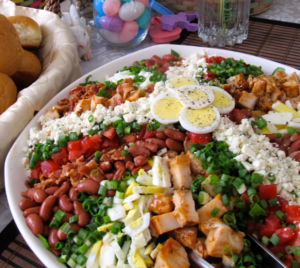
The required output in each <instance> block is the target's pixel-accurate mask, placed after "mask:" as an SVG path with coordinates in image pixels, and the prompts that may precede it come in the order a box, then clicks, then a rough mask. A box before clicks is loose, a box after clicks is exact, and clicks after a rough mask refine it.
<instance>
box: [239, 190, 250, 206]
mask: <svg viewBox="0 0 300 268" xmlns="http://www.w3.org/2000/svg"><path fill="white" fill-rule="evenodd" d="M241 198H243V199H244V200H245V203H246V205H247V206H250V205H251V202H250V200H249V196H248V194H247V191H245V192H243V193H242V195H241Z"/></svg>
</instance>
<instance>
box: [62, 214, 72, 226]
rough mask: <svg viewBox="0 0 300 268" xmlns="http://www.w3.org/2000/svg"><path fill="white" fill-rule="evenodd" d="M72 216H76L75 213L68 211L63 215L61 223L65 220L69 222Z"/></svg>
mask: <svg viewBox="0 0 300 268" xmlns="http://www.w3.org/2000/svg"><path fill="white" fill-rule="evenodd" d="M72 216H74V214H73V213H70V212H66V215H65V216H63V218H62V219H61V224H63V223H65V222H69V220H70V218H71V217H72Z"/></svg>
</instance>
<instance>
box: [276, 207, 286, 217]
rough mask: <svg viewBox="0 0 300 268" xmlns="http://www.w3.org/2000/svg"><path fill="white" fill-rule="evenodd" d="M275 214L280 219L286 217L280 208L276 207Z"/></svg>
mask: <svg viewBox="0 0 300 268" xmlns="http://www.w3.org/2000/svg"><path fill="white" fill-rule="evenodd" d="M275 215H276V216H277V218H278V219H280V220H285V218H286V214H285V213H283V212H282V211H281V210H280V209H278V210H277V211H276V212H275Z"/></svg>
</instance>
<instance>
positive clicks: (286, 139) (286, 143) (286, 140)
mask: <svg viewBox="0 0 300 268" xmlns="http://www.w3.org/2000/svg"><path fill="white" fill-rule="evenodd" d="M291 144H292V142H291V139H290V135H289V134H284V135H283V137H282V140H281V142H280V145H282V146H285V147H289V146H290V145H291Z"/></svg>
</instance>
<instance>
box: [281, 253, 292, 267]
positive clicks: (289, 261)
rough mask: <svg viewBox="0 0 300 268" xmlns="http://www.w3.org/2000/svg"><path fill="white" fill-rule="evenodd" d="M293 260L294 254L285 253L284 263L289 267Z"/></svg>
mask: <svg viewBox="0 0 300 268" xmlns="http://www.w3.org/2000/svg"><path fill="white" fill-rule="evenodd" d="M291 260H293V256H292V255H288V254H286V255H284V261H283V263H284V264H285V265H286V266H287V267H289V268H291V267H292V263H291Z"/></svg>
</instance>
